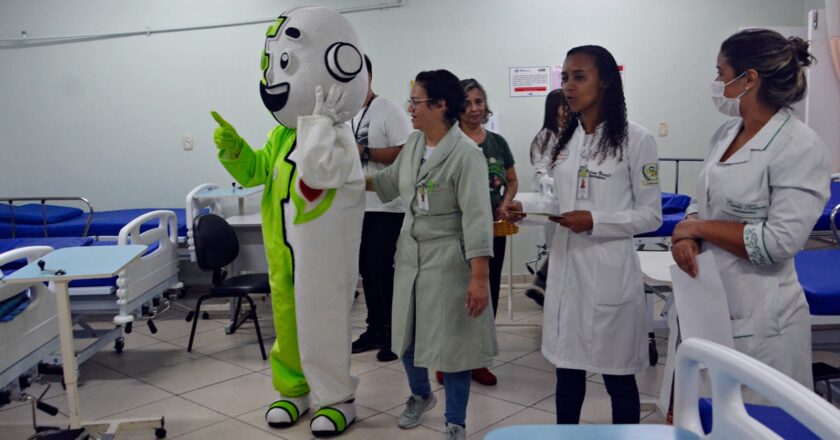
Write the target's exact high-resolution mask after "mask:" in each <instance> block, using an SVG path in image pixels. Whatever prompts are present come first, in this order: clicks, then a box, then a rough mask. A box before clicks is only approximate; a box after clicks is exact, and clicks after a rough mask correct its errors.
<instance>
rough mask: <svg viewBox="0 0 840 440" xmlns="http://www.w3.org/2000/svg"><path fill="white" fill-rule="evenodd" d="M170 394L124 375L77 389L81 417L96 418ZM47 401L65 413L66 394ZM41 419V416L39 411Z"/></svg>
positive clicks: (163, 397)
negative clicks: (113, 379) (93, 385)
mask: <svg viewBox="0 0 840 440" xmlns="http://www.w3.org/2000/svg"><path fill="white" fill-rule="evenodd" d="M169 397H172V394H171V393H169V392H166V391H164V390H162V389H160V388H157V387H155V386H152V385H149V384H146V383H143V382H140V381H139V380H136V379H131V378H124V379H121V380H118V381H115V382H112V383H109V384H105V385H101V386H97V387H93V388H84V387H82V388H79V403H80V407H81V408H80V414H81V419H82V420H83V421H85V420H99V419H101V418H103V417H109V416H111V415H113V414H116V413H120V412H123V411H126V410H129V409H132V408H137V407H139V406H143V405H146V404H149V403H152V402H157V401H159V400H163V399H166V398H169ZM46 402H47V403H49V404H50V405H53V406H55V407H57V408H58V409H59V410H61V411H63V412H65V413H66V412H67V397H66V396H58V397H53V398H51V399H47V400H46ZM38 417H39V418H40V417H41V415H40V414H39V415H38Z"/></svg>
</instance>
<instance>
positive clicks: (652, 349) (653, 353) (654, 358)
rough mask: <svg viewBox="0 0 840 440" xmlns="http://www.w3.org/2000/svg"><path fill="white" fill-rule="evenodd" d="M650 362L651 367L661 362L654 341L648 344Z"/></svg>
mask: <svg viewBox="0 0 840 440" xmlns="http://www.w3.org/2000/svg"><path fill="white" fill-rule="evenodd" d="M648 361H649V362H650V366H651V367H653V366H654V365H656V364H657V363H658V362H659V350H657V349H656V342H655V341H653V340H651V341H649V342H648Z"/></svg>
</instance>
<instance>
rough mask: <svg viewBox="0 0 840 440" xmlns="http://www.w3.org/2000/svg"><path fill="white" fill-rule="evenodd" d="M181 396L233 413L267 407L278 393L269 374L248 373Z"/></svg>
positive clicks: (238, 413)
mask: <svg viewBox="0 0 840 440" xmlns="http://www.w3.org/2000/svg"><path fill="white" fill-rule="evenodd" d="M181 397H183V398H185V399H188V400H190V401H192V402H195V403H197V404H199V405H202V406H205V407H207V408H210V409H212V410H215V411H218V412H220V413H222V414H225V415H227V416H231V417H236V416H240V415H242V414H245V413H248V412H251V411H254V410H256V409H258V408H267V407H268V405H270V404H271V403H272V402H274V401H276V400H277V398H278V394H277V391H275V390H274V387H273V386H272V385H271V378H270V377H268V376H265V375H263V374H260V373H250V374H247V375H245V376H241V377H237V378H235V379H230V380H227V381H224V382H221V383H217V384H214V385H211V386H207V387H204V388H201V389H198V390H195V391H190V392H188V393H184V394H182V395H181Z"/></svg>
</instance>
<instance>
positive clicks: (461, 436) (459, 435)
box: [446, 423, 467, 440]
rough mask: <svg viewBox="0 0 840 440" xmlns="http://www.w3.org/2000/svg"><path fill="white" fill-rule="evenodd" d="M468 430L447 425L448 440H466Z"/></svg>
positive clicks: (458, 426) (459, 426)
mask: <svg viewBox="0 0 840 440" xmlns="http://www.w3.org/2000/svg"><path fill="white" fill-rule="evenodd" d="M466 439H467V430H466V429H464V427H463V426H461V425H450V424H449V423H447V424H446V440H466Z"/></svg>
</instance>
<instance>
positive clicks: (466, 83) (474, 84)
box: [461, 78, 493, 124]
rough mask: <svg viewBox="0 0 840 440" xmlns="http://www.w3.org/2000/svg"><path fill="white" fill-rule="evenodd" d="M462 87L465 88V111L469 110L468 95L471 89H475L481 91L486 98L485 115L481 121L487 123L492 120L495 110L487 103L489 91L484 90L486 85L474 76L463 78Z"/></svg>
mask: <svg viewBox="0 0 840 440" xmlns="http://www.w3.org/2000/svg"><path fill="white" fill-rule="evenodd" d="M461 88H463V89H464V111H467V109H466V100H467V98H466V96H467V94H468V93H470V90H473V89H475V90H478V91H479V92H481V97H482V98H484V116H482V117H481V123H482V124H486V123H487V121H488V120H490V116H493V110H490V104H488V103H487V92H485V91H484V87H483V86H482V85H481V83H479V82H478V81H476V80H475V79H474V78H467V79H462V80H461Z"/></svg>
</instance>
